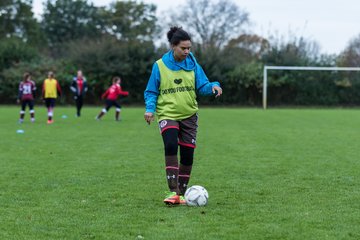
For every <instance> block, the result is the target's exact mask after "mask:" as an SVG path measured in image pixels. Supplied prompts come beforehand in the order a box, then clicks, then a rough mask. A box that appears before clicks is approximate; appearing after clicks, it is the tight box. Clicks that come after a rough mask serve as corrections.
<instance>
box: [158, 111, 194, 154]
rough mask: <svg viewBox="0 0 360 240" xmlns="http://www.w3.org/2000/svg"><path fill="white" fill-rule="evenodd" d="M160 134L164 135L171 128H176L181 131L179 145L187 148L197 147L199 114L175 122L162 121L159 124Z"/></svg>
mask: <svg viewBox="0 0 360 240" xmlns="http://www.w3.org/2000/svg"><path fill="white" fill-rule="evenodd" d="M159 128H160V132H161V133H163V132H164V131H165V130H167V129H169V128H175V129H178V130H179V135H178V138H179V145H183V146H187V147H192V148H195V147H196V134H197V128H198V116H197V113H196V114H194V115H192V116H191V117H189V118H186V119H183V120H180V121H175V120H167V119H164V120H161V121H160V122H159Z"/></svg>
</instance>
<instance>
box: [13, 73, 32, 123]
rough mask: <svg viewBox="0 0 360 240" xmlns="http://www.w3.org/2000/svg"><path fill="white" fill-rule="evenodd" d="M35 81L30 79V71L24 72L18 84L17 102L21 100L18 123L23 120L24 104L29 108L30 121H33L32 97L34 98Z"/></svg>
mask: <svg viewBox="0 0 360 240" xmlns="http://www.w3.org/2000/svg"><path fill="white" fill-rule="evenodd" d="M35 90H36V86H35V82H34V81H32V80H31V75H30V73H24V76H23V81H21V82H20V84H19V95H18V99H17V102H18V103H19V102H21V111H20V119H19V123H23V122H24V117H25V109H26V105H28V106H29V109H30V118H31V122H35V110H34V99H35Z"/></svg>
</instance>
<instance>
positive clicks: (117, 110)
mask: <svg viewBox="0 0 360 240" xmlns="http://www.w3.org/2000/svg"><path fill="white" fill-rule="evenodd" d="M120 112H121V109H120V108H116V111H115V120H116V121H119V120H120Z"/></svg>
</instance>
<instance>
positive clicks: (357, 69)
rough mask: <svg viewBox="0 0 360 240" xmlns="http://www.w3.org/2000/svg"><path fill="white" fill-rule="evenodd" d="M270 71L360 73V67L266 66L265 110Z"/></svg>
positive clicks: (264, 84)
mask: <svg viewBox="0 0 360 240" xmlns="http://www.w3.org/2000/svg"><path fill="white" fill-rule="evenodd" d="M269 70H288V71H360V67H310V66H309V67H303V66H266V65H265V66H264V75H263V99H262V100H263V101H262V102H263V109H266V108H267V85H268V79H267V75H268V71H269Z"/></svg>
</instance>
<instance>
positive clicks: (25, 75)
mask: <svg viewBox="0 0 360 240" xmlns="http://www.w3.org/2000/svg"><path fill="white" fill-rule="evenodd" d="M30 76H31V74H30V73H28V72H26V73H24V75H23V79H24V81H26V80H28V78H29V77H30Z"/></svg>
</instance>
